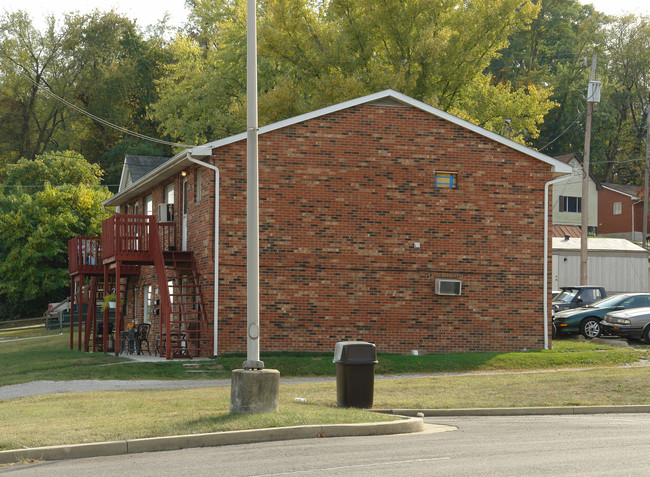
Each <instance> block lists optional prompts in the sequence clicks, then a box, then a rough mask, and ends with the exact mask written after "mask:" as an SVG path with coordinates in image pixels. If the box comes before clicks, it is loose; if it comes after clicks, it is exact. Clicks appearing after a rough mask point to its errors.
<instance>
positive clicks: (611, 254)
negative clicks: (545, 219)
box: [552, 237, 649, 294]
mask: <svg viewBox="0 0 650 477" xmlns="http://www.w3.org/2000/svg"><path fill="white" fill-rule="evenodd" d="M587 245H588V260H587V273H588V282H589V283H588V284H589V285H596V286H604V287H605V290H607V293H608V294H613V293H620V292H647V291H649V290H648V252H647V251H646V250H645V249H643V248H641V247H639V246H638V245H634V244H633V243H632V242H629V241H628V240H625V239H615V238H589V239H587ZM552 273H553V290H557V289H558V288H559V287H563V286H575V285H580V239H579V238H566V239H565V238H557V237H553V272H552Z"/></svg>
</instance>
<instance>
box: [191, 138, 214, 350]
mask: <svg viewBox="0 0 650 477" xmlns="http://www.w3.org/2000/svg"><path fill="white" fill-rule="evenodd" d="M194 150H198V151H200V156H201V157H206V156H210V155H212V150H204V148H194V149H192V150H190V151H188V152H187V153H186V154H187V159H188V160H189V161H190V162H193V163H194V164H198V165H199V166H202V167H207V168H208V169H212V170H213V171H214V345H213V348H214V351H213V355H214V357H216V356H217V335H218V332H219V168H218V167H216V166H213V165H212V164H208V163H206V162H203V161H199V160H198V159H195V158H194V157H192V152H193V151H194Z"/></svg>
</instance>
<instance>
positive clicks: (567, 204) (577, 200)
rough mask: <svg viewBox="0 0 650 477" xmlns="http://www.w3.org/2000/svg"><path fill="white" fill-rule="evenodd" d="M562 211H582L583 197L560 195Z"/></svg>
mask: <svg viewBox="0 0 650 477" xmlns="http://www.w3.org/2000/svg"><path fill="white" fill-rule="evenodd" d="M559 206H560V212H578V213H580V212H582V197H568V196H563V195H561V196H560V203H559Z"/></svg>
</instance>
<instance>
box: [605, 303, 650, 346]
mask: <svg viewBox="0 0 650 477" xmlns="http://www.w3.org/2000/svg"><path fill="white" fill-rule="evenodd" d="M600 328H601V331H602V333H604V334H607V335H615V336H622V337H624V338H631V339H634V340H638V339H643V341H645V342H646V343H648V344H650V307H646V308H633V309H629V310H619V311H612V312H610V313H607V314H606V315H605V319H603V321H601V322H600Z"/></svg>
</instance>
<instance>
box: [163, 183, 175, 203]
mask: <svg viewBox="0 0 650 477" xmlns="http://www.w3.org/2000/svg"><path fill="white" fill-rule="evenodd" d="M173 203H174V183H173V182H172V183H171V184H168V185H167V187H165V204H173Z"/></svg>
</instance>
